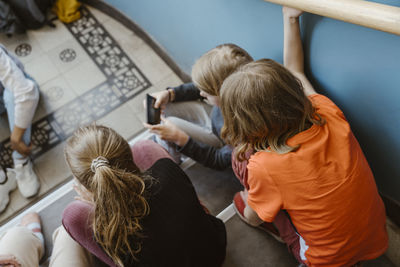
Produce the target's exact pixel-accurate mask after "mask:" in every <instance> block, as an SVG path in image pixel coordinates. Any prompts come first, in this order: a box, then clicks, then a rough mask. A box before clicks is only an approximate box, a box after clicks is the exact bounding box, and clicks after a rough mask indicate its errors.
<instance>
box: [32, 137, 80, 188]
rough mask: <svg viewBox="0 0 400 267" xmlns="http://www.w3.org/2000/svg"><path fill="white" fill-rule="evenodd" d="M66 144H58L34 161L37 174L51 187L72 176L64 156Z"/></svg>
mask: <svg viewBox="0 0 400 267" xmlns="http://www.w3.org/2000/svg"><path fill="white" fill-rule="evenodd" d="M64 145H65V144H64V143H61V144H59V145H57V146H56V147H54V148H53V149H51V150H50V151H47V152H46V153H44V154H43V155H41V156H40V157H38V158H37V159H35V160H34V161H33V164H34V166H35V170H36V173H37V175H38V176H39V177H40V180H41V181H43V183H44V184H45V185H47V186H48V187H49V188H53V187H54V186H55V185H58V184H60V183H61V182H62V181H65V180H66V179H68V178H69V177H70V176H72V173H71V171H70V169H69V167H68V166H67V163H66V161H65V158H64Z"/></svg>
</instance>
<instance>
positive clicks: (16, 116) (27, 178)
mask: <svg viewBox="0 0 400 267" xmlns="http://www.w3.org/2000/svg"><path fill="white" fill-rule="evenodd" d="M38 102H39V88H38V85H37V83H36V82H35V81H34V80H33V79H32V78H31V77H30V76H29V75H28V74H26V73H25V71H24V67H23V65H22V63H21V62H20V61H19V60H18V59H17V58H16V57H15V56H13V55H12V54H10V53H9V52H8V51H7V50H6V49H5V48H4V47H3V46H2V45H0V113H3V112H7V116H8V122H9V125H10V131H11V136H10V141H11V148H12V149H13V153H12V158H13V162H14V168H13V169H11V168H8V169H7V175H5V172H4V169H3V168H0V212H2V211H3V210H4V209H5V208H6V206H7V204H8V202H9V196H8V194H9V192H10V191H12V190H14V189H15V188H16V187H17V185H18V188H19V190H20V192H21V194H22V195H23V196H24V197H27V198H28V197H32V196H34V195H36V194H37V192H38V191H39V187H40V183H39V180H38V177H37V176H36V174H35V173H34V171H33V168H32V162H31V160H30V159H29V154H30V152H31V149H32V144H31V126H32V119H33V115H34V114H35V111H36V107H37V105H38Z"/></svg>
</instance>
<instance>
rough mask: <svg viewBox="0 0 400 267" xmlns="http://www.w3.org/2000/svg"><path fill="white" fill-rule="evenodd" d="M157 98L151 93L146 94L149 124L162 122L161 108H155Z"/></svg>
mask: <svg viewBox="0 0 400 267" xmlns="http://www.w3.org/2000/svg"><path fill="white" fill-rule="evenodd" d="M155 102H156V99H155V98H154V97H152V96H151V95H149V94H146V104H147V123H148V124H152V125H155V124H160V121H161V120H160V114H161V111H160V109H159V108H154V103H155Z"/></svg>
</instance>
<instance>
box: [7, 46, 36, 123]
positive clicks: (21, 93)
mask: <svg viewBox="0 0 400 267" xmlns="http://www.w3.org/2000/svg"><path fill="white" fill-rule="evenodd" d="M0 81H1V83H2V84H3V87H4V90H10V91H11V92H12V94H13V96H14V104H15V110H14V124H15V125H16V126H18V127H20V128H24V129H26V128H28V127H29V126H30V125H31V123H32V119H33V115H34V113H35V110H36V107H37V104H38V102H39V92H38V90H36V85H35V83H34V82H33V81H32V80H30V79H27V78H26V77H25V75H24V72H23V71H22V70H21V69H20V68H19V67H18V66H17V64H15V62H14V61H13V60H12V59H11V58H10V56H9V55H7V53H6V52H5V51H4V50H3V49H0ZM11 130H12V129H11Z"/></svg>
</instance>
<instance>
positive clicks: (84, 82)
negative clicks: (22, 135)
mask: <svg viewBox="0 0 400 267" xmlns="http://www.w3.org/2000/svg"><path fill="white" fill-rule="evenodd" d="M55 24H56V28H50V27H44V28H42V29H39V30H37V31H29V32H28V33H27V34H25V35H20V36H14V37H12V38H7V37H5V36H1V37H0V43H2V44H3V45H5V46H6V47H7V49H9V51H11V52H13V53H15V54H16V55H17V56H18V58H19V59H20V60H21V61H22V62H23V63H24V65H25V68H26V71H27V72H28V73H29V74H30V75H31V76H32V77H33V78H34V79H35V80H36V81H37V82H38V84H39V86H40V91H41V99H40V102H39V107H38V109H37V111H36V114H35V118H34V124H33V137H32V142H33V144H34V145H35V149H34V150H33V155H32V158H33V162H34V168H35V171H36V173H37V174H38V176H39V179H40V182H41V189H40V192H39V194H38V196H36V197H34V198H32V199H25V198H23V197H22V196H21V194H20V193H19V191H18V190H15V191H14V192H12V193H11V200H10V204H9V205H8V207H7V209H6V210H5V211H4V212H3V213H2V214H0V226H1V225H2V224H3V223H5V222H6V221H7V220H9V219H10V218H11V217H13V216H14V215H16V214H17V213H18V212H20V211H21V210H23V209H24V208H26V207H27V206H29V205H31V204H32V203H34V202H37V201H38V200H39V199H40V198H42V197H43V196H44V195H46V194H48V193H49V192H51V191H53V190H54V189H55V188H56V187H57V186H59V185H61V184H63V183H65V182H66V181H68V180H69V179H71V173H70V171H69V170H68V168H67V166H66V164H65V160H64V157H63V146H64V142H65V140H66V138H68V136H70V134H71V133H72V132H73V130H74V129H75V128H76V127H77V126H79V125H82V124H87V123H90V122H93V121H97V123H101V124H105V125H107V126H110V127H113V128H114V129H116V130H117V131H118V132H119V133H120V134H121V135H122V136H123V137H125V138H127V139H129V138H131V137H133V136H135V135H136V134H138V133H139V132H141V131H142V130H143V126H142V122H143V121H144V119H145V116H144V110H143V108H142V100H143V99H144V95H145V93H147V92H153V91H158V90H162V89H165V88H166V86H174V85H178V84H180V83H181V82H182V81H181V80H180V79H179V78H178V77H177V76H176V75H175V74H174V73H173V71H172V70H171V69H170V68H169V67H168V66H167V64H165V63H164V61H163V60H162V59H161V58H160V57H159V56H158V55H157V54H156V53H155V52H154V51H153V50H152V49H151V48H150V47H149V46H148V45H147V44H146V43H145V42H143V40H141V39H140V38H139V37H138V36H137V35H135V33H134V32H132V31H130V30H129V29H127V28H126V27H124V26H123V25H121V24H120V23H119V22H117V21H115V20H114V19H112V18H110V17H109V16H107V15H105V14H103V13H102V12H100V11H98V10H96V9H94V8H91V7H86V8H85V9H84V10H83V17H82V18H81V19H80V20H79V21H77V22H75V23H72V24H69V25H64V24H63V23H61V22H60V21H56V23H55ZM9 136H10V131H9V129H8V122H7V118H6V115H5V114H3V115H1V117H0V164H1V165H2V166H8V167H10V166H11V164H12V162H11V161H10V158H9V156H10V153H11V150H10V148H9Z"/></svg>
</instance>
